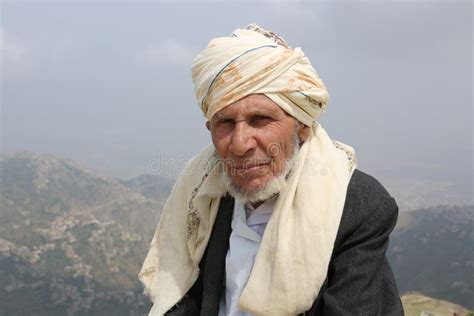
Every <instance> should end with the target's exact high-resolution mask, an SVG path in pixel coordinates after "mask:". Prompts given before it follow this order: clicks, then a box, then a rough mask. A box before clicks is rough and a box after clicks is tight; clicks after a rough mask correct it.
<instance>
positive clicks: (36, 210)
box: [0, 152, 163, 315]
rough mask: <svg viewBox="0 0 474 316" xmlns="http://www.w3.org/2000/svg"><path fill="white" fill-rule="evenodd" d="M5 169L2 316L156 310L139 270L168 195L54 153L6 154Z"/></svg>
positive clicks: (0, 200)
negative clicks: (157, 195)
mask: <svg viewBox="0 0 474 316" xmlns="http://www.w3.org/2000/svg"><path fill="white" fill-rule="evenodd" d="M0 170H1V171H2V172H1V189H0V205H1V208H0V217H1V218H2V220H1V222H0V284H2V286H1V287H0V311H1V313H0V314H1V315H4V314H5V315H142V314H144V313H145V312H146V311H147V310H148V308H149V299H148V298H146V297H145V296H144V295H143V294H142V288H141V286H140V284H139V282H138V280H137V274H138V271H139V269H140V267H141V264H142V262H143V259H144V255H145V254H146V252H147V249H148V245H149V243H150V240H151V238H152V236H153V231H154V229H155V226H156V221H157V219H158V217H159V212H160V211H161V208H162V206H163V203H162V201H161V200H159V199H151V198H148V197H146V196H144V195H143V194H142V193H140V192H139V191H136V190H133V189H132V188H130V187H128V186H126V185H124V184H123V183H121V182H120V181H117V180H114V179H110V178H107V177H103V176H100V175H96V174H94V173H92V172H90V171H88V170H87V169H84V168H82V167H81V166H79V165H77V164H76V163H74V162H73V161H70V160H66V159H59V158H56V157H54V156H50V155H38V154H33V153H29V152H22V153H19V154H16V155H12V156H8V157H3V158H2V159H1V161H0ZM25 301H27V302H28V304H25Z"/></svg>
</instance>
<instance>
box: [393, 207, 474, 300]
mask: <svg viewBox="0 0 474 316" xmlns="http://www.w3.org/2000/svg"><path fill="white" fill-rule="evenodd" d="M473 222H474V206H464V207H461V206H439V207H433V208H429V209H421V210H416V211H412V212H405V213H401V214H400V219H399V223H398V226H397V228H396V230H395V232H394V233H393V234H392V237H391V241H390V248H389V251H388V258H389V260H390V263H391V265H392V268H393V272H394V274H395V277H396V279H397V284H398V287H399V289H400V292H401V293H404V292H408V291H418V292H422V293H423V294H426V295H429V296H432V297H435V298H438V299H444V300H448V301H452V302H454V303H457V304H460V305H462V306H465V307H468V308H470V309H474V300H473V297H474V233H473V227H474V226H473Z"/></svg>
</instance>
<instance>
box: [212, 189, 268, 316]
mask: <svg viewBox="0 0 474 316" xmlns="http://www.w3.org/2000/svg"><path fill="white" fill-rule="evenodd" d="M275 201H276V198H272V199H270V200H268V201H266V202H264V203H262V204H261V205H260V206H258V207H257V208H254V207H253V206H252V205H251V204H245V205H244V204H243V203H241V202H238V201H237V200H236V201H235V204H234V214H233V217H232V224H231V225H232V233H231V235H230V238H229V250H228V251H227V255H226V268H225V279H226V282H225V295H223V297H222V299H221V302H220V306H219V316H248V315H250V314H249V313H247V312H244V311H241V310H240V309H239V299H240V295H241V294H242V291H243V289H244V287H245V285H246V284H247V280H248V278H249V275H250V272H251V271H252V267H253V264H254V261H255V256H256V255H257V251H258V247H259V245H260V242H261V240H262V236H263V232H264V231H265V227H266V226H267V223H268V220H269V219H270V216H271V213H272V211H273V208H274V206H275Z"/></svg>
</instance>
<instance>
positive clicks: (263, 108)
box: [211, 94, 290, 120]
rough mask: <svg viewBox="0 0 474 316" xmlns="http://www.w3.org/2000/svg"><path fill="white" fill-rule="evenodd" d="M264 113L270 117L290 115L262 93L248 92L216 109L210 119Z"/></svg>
mask: <svg viewBox="0 0 474 316" xmlns="http://www.w3.org/2000/svg"><path fill="white" fill-rule="evenodd" d="M254 115H265V116H272V117H282V116H290V115H289V114H288V113H286V112H285V111H284V110H283V109H282V108H281V107H280V106H279V105H278V104H277V103H275V102H274V101H273V100H272V99H270V98H269V97H267V96H266V95H264V94H250V95H248V96H245V97H244V98H242V99H240V100H238V101H237V102H234V103H232V104H230V105H228V106H226V107H224V108H223V109H221V110H219V111H217V112H216V113H215V114H214V115H213V116H212V118H211V120H219V119H223V118H237V117H242V118H244V117H249V116H254Z"/></svg>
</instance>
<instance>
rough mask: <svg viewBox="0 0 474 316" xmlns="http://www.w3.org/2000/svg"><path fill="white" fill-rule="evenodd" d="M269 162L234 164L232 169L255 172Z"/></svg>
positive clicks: (240, 171) (239, 171)
mask: <svg viewBox="0 0 474 316" xmlns="http://www.w3.org/2000/svg"><path fill="white" fill-rule="evenodd" d="M269 164H270V162H259V163H253V162H252V163H250V162H249V163H243V164H236V165H234V166H232V170H234V171H235V172H238V173H247V172H257V171H260V170H263V168H265V167H267V166H268V165H269Z"/></svg>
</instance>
